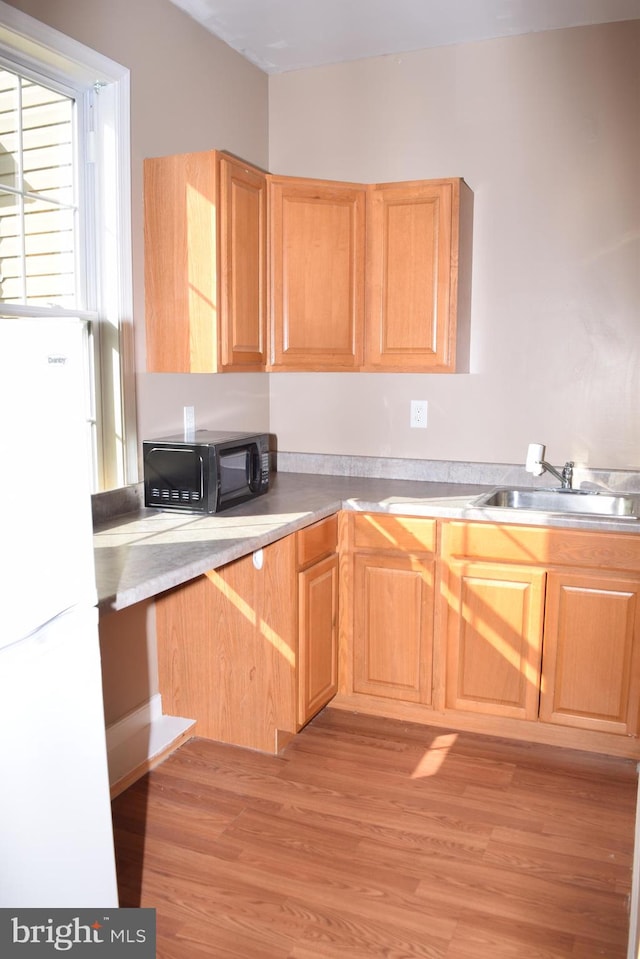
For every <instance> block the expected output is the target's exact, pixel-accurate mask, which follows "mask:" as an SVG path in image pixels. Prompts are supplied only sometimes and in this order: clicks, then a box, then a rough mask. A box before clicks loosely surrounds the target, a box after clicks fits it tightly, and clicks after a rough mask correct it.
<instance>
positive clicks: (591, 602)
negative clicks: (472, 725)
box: [540, 571, 640, 736]
mask: <svg viewBox="0 0 640 959" xmlns="http://www.w3.org/2000/svg"><path fill="white" fill-rule="evenodd" d="M639 591H640V581H639V580H638V578H637V576H636V577H634V576H631V575H629V576H625V575H624V574H620V573H618V574H613V573H612V574H611V575H607V574H603V573H602V572H593V573H591V572H588V571H585V572H584V573H580V572H576V573H571V572H550V573H549V574H548V590H547V593H548V598H547V619H546V623H545V632H544V655H543V659H542V694H541V697H540V719H541V720H543V721H545V722H549V723H559V724H561V725H564V726H576V727H579V728H583V729H593V730H601V731H603V732H612V733H620V734H621V735H630V736H633V735H637V733H638V707H639V690H640V657H639V654H640V622H639V620H640V617H639V614H638V594H639Z"/></svg>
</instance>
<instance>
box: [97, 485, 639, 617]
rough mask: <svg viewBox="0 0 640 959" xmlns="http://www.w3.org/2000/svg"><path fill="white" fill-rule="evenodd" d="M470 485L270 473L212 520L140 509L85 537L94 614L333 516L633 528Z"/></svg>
mask: <svg viewBox="0 0 640 959" xmlns="http://www.w3.org/2000/svg"><path fill="white" fill-rule="evenodd" d="M490 488H491V487H489V486H486V485H479V484H465V483H445V482H426V481H422V480H406V479H377V478H371V477H359V476H332V475H315V474H308V473H287V472H284V473H274V474H273V476H272V483H271V489H270V490H269V492H268V493H267V494H266V495H265V496H260V497H258V498H256V499H254V500H251V501H250V502H248V503H244V504H243V505H241V506H236V507H234V508H233V509H229V510H226V511H224V512H222V513H218V514H216V515H214V516H204V517H198V516H194V515H192V514H189V513H172V512H162V511H161V510H155V509H140V510H137V511H136V512H132V513H126V514H125V515H122V516H119V517H117V518H114V519H112V520H110V521H109V522H104V523H101V524H100V525H97V526H96V527H95V531H94V555H95V563H96V581H97V587H98V603H99V607H100V610H101V614H105V613H107V612H109V611H111V610H119V609H124V608H125V607H127V606H132V605H133V604H134V603H137V602H140V601H141V600H144V599H149V598H150V597H153V596H156V595H158V594H159V593H162V592H164V591H165V590H167V589H171V588H172V587H174V586H179V585H180V584H182V583H185V582H187V581H188V580H190V579H193V578H194V577H196V576H200V575H201V574H202V573H205V572H206V571H207V570H209V569H215V568H217V567H220V566H224V564H225V563H229V562H231V561H232V560H234V559H238V558H240V557H241V556H246V555H248V554H250V553H252V552H254V551H255V550H258V549H260V548H261V547H264V546H268V545H269V544H270V543H273V542H275V541H276V540H278V539H280V538H281V537H283V536H287V535H288V534H290V533H294V532H296V530H299V529H303V528H304V527H305V526H309V525H310V524H311V523H315V522H316V521H317V520H320V519H324V517H326V516H330V515H331V514H332V513H335V512H337V511H338V510H340V509H350V510H359V511H373V512H387V513H395V514H404V515H413V516H432V517H447V518H450V519H467V520H479V521H485V522H486V521H490V522H496V521H499V522H511V523H517V524H518V525H545V526H561V527H568V528H574V529H590V530H603V531H612V530H613V531H616V532H633V533H640V523H639V522H638V521H637V520H622V519H610V520H608V519H603V518H601V517H599V518H598V517H582V516H581V517H577V516H559V515H551V514H544V515H542V514H540V513H534V512H531V511H529V512H527V511H517V512H516V511H509V510H486V509H478V508H477V507H474V506H473V505H470V503H471V501H472V500H473V499H474V497H476V496H479V495H480V494H481V493H483V492H486V491H487V489H490Z"/></svg>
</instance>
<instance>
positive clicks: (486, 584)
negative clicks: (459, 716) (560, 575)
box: [446, 561, 545, 719]
mask: <svg viewBox="0 0 640 959" xmlns="http://www.w3.org/2000/svg"><path fill="white" fill-rule="evenodd" d="M544 594H545V572H544V570H539V569H534V568H531V567H521V566H507V565H504V566H502V565H498V564H495V565H494V564H483V563H475V562H465V561H452V562H451V563H450V568H449V599H448V610H447V619H448V623H447V680H446V685H447V690H446V704H447V706H448V707H449V708H450V709H464V710H470V711H472V712H477V713H487V714H491V715H494V716H510V717H514V718H518V719H536V718H537V715H538V693H539V682H540V659H541V649H542V628H543V618H544Z"/></svg>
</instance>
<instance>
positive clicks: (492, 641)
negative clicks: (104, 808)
mask: <svg viewBox="0 0 640 959" xmlns="http://www.w3.org/2000/svg"><path fill="white" fill-rule="evenodd" d="M442 550H443V572H442V595H441V601H440V603H441V610H440V613H441V620H442V622H443V623H444V624H445V635H446V643H447V683H446V706H447V708H448V709H452V710H463V711H467V712H476V713H478V712H481V713H485V714H487V715H493V716H503V717H511V718H517V719H524V720H531V721H533V722H535V723H538V724H545V725H546V726H548V727H549V728H550V727H571V728H572V729H573V730H575V731H577V730H580V731H584V733H585V734H586V733H593V734H598V733H605V734H614V735H617V736H632V737H637V736H638V733H639V732H640V724H639V719H640V717H639V712H640V537H638V536H635V535H625V534H617V533H607V532H595V533H592V532H588V531H585V530H568V529H559V528H554V529H548V528H542V527H524V526H521V527H519V526H509V525H506V524H505V525H502V524H501V525H493V524H490V523H462V522H449V523H444V524H443V541H442ZM574 742H575V743H576V744H577V745H578V744H579V745H582V746H585V748H586V746H587V745H588V744H589V742H590V740H589V738H588V737H587V738H584V737H583V738H577V739H575V740H574ZM591 742H593V743H594V744H595V743H596V742H597V741H596V740H595V739H593V740H591ZM605 742H606V740H604V739H602V740H600V741H599V743H600V745H601V746H604V743H605ZM565 744H570V740H565ZM605 751H606V750H605Z"/></svg>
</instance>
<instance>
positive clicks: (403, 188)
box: [270, 177, 472, 373]
mask: <svg viewBox="0 0 640 959" xmlns="http://www.w3.org/2000/svg"><path fill="white" fill-rule="evenodd" d="M270 201H271V212H270V220H271V234H270V249H271V368H272V369H274V370H280V369H288V370H333V371H340V370H363V371H366V372H382V371H389V372H396V373H398V372H414V373H416V372H431V373H454V372H463V371H465V370H468V368H469V315H470V269H471V231H472V194H471V191H470V190H469V187H468V186H467V185H466V184H465V183H464V181H463V180H460V179H448V180H427V181H425V180H419V181H413V182H408V183H384V184H373V185H369V186H361V185H358V184H354V183H339V182H332V181H325V180H301V179H294V178H292V177H273V178H270ZM365 213H366V215H365Z"/></svg>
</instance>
